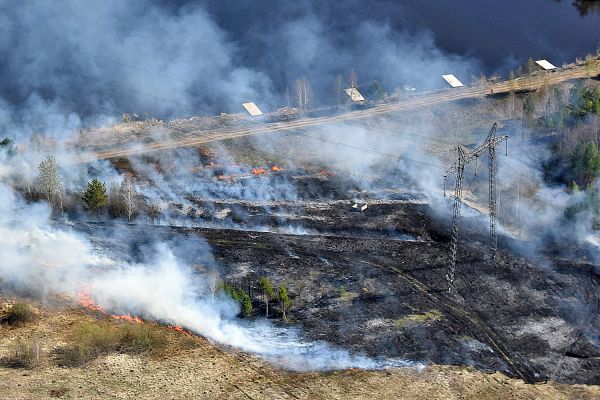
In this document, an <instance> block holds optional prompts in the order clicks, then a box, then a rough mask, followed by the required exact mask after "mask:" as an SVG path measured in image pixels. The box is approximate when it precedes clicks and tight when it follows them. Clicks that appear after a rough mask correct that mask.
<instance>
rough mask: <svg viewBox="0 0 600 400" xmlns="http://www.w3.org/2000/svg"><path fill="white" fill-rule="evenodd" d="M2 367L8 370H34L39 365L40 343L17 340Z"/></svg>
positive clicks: (4, 359) (3, 360)
mask: <svg viewBox="0 0 600 400" xmlns="http://www.w3.org/2000/svg"><path fill="white" fill-rule="evenodd" d="M9 354H10V355H9V356H7V357H4V358H3V359H2V365H4V366H7V367H10V368H35V367H37V366H38V365H39V364H40V343H39V342H38V341H35V342H33V341H24V340H18V341H17V342H16V343H15V344H14V345H13V346H12V348H11V349H10V352H9Z"/></svg>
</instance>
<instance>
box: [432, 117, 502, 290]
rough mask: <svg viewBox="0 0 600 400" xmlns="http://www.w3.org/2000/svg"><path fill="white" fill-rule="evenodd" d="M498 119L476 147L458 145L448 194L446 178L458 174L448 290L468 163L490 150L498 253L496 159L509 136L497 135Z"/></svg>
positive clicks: (491, 210)
mask: <svg viewBox="0 0 600 400" xmlns="http://www.w3.org/2000/svg"><path fill="white" fill-rule="evenodd" d="M497 127H498V122H494V125H493V126H492V129H491V130H490V133H489V134H488V136H487V138H486V139H485V140H484V142H483V143H481V144H480V145H479V146H477V147H475V148H474V149H473V150H469V149H467V148H465V147H463V146H461V145H457V146H456V148H457V151H458V160H457V161H456V162H455V163H454V164H452V165H451V166H450V168H448V170H447V171H446V174H445V175H444V196H446V179H447V178H448V176H450V175H452V174H456V181H455V184H454V202H453V205H452V230H451V242H450V264H449V265H448V272H447V274H446V280H447V281H448V290H452V287H453V286H454V273H455V270H456V252H457V248H458V236H459V235H458V224H459V221H460V209H461V205H462V189H463V179H464V172H465V166H466V165H467V164H469V163H470V162H472V161H477V159H478V158H479V156H481V155H482V154H483V153H485V152H487V153H488V167H489V197H490V198H489V214H490V250H491V253H492V259H494V258H495V257H496V250H497V249H498V239H497V236H496V216H497V201H496V177H497V175H498V165H497V163H496V145H497V144H499V143H501V142H502V141H505V143H506V153H507V155H508V136H496V128H497Z"/></svg>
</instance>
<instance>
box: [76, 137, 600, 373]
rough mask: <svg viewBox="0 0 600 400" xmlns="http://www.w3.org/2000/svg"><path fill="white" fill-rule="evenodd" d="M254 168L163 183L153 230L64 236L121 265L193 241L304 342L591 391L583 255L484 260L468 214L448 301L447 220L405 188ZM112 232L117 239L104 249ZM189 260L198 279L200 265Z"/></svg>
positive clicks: (590, 276) (513, 241)
mask: <svg viewBox="0 0 600 400" xmlns="http://www.w3.org/2000/svg"><path fill="white" fill-rule="evenodd" d="M233 148H234V149H239V148H244V146H243V145H241V146H239V147H236V145H235V144H234V145H233ZM243 151H244V152H246V150H243ZM234 152H235V151H234V150H232V149H231V148H230V149H229V153H230V154H233V153H234ZM162 157H163V158H162V162H163V163H166V162H165V160H170V159H171V158H170V157H169V156H166V157H165V156H162ZM232 157H234V158H235V157H236V156H235V155H233V156H232ZM238 157H239V155H238ZM254 157H256V155H254ZM258 159H259V160H262V161H263V164H265V165H267V166H266V167H264V168H263V169H265V170H266V171H267V172H264V173H258V174H253V173H251V170H252V169H251V168H250V167H248V168H246V169H245V170H246V172H245V173H240V172H238V173H237V174H232V173H230V174H229V175H228V176H227V177H224V175H225V174H226V173H227V171H228V170H227V168H221V169H219V168H216V169H215V167H214V165H211V166H210V167H209V168H205V170H204V172H200V173H199V175H198V174H196V175H194V177H193V178H192V179H191V180H192V181H195V180H196V179H198V180H202V179H204V180H206V179H209V181H210V183H209V184H208V185H203V186H202V190H194V189H189V188H190V187H194V185H193V184H190V183H187V184H185V185H181V184H180V183H181V182H180V181H179V184H174V185H172V186H170V187H171V188H172V189H173V190H181V192H180V193H178V196H177V198H178V199H185V201H183V202H182V201H172V202H169V203H168V204H166V205H165V208H164V211H163V216H162V217H161V220H160V222H159V223H158V225H156V226H155V225H151V223H150V221H148V223H147V224H140V223H138V224H124V225H121V224H119V225H118V227H116V226H115V224H114V223H112V222H102V221H100V222H88V223H77V224H76V229H77V230H80V231H86V232H87V233H89V234H90V235H92V236H93V237H94V241H95V242H96V243H97V244H98V246H100V247H105V248H110V249H111V251H112V252H116V253H120V254H118V255H119V256H120V257H123V256H126V257H127V256H129V257H135V254H138V253H139V252H140V251H139V248H141V247H143V246H145V245H146V244H147V243H150V242H152V241H156V240H159V241H164V242H178V241H183V240H189V239H190V238H199V239H200V240H203V241H204V240H205V241H206V243H208V245H209V246H210V248H211V252H212V257H213V258H212V259H211V260H210V263H212V264H214V265H217V266H218V269H219V273H220V276H221V278H222V280H223V281H224V282H226V283H229V284H232V285H235V286H236V287H239V288H242V289H243V290H244V291H245V292H246V293H247V294H248V295H249V296H250V298H251V299H252V302H253V305H254V310H253V312H252V314H251V315H248V316H246V317H245V318H244V319H247V320H249V321H252V320H261V319H263V318H264V311H265V309H264V304H263V302H262V301H261V290H260V287H259V285H258V281H259V278H260V277H268V278H269V279H272V280H273V281H275V282H284V283H285V285H286V286H287V287H288V290H289V293H290V297H291V300H292V304H293V305H292V307H291V309H290V311H289V315H288V318H287V320H286V321H282V320H280V319H279V318H277V316H276V315H271V318H270V319H271V321H272V323H273V324H274V325H276V326H281V327H300V328H301V332H302V338H303V339H305V340H310V341H324V342H328V343H332V344H334V345H335V346H339V347H340V348H345V349H348V350H350V351H351V352H352V353H354V354H365V355H367V356H369V357H373V358H392V359H398V358H399V359H404V360H410V361H412V362H417V363H424V364H449V365H466V366H471V367H474V368H476V369H479V370H481V371H485V372H493V371H501V372H503V373H505V374H507V375H509V376H511V377H515V378H519V379H523V380H524V381H526V382H529V383H534V382H544V381H547V380H555V381H559V382H564V383H585V384H598V383H599V382H600V372H599V371H600V350H599V347H598V345H599V341H600V337H598V332H600V321H599V320H598V311H599V309H598V306H599V304H598V301H599V300H598V299H599V297H598V296H599V280H600V275H599V274H598V267H597V266H595V265H593V263H591V262H589V261H586V260H587V259H586V258H585V256H584V257H580V258H578V259H577V260H567V259H565V258H561V257H555V256H553V254H554V255H556V254H562V250H561V246H566V244H560V243H556V242H554V243H553V244H552V245H548V246H547V247H546V248H543V249H538V250H539V251H538V252H536V255H532V254H531V251H529V250H525V249H527V248H529V247H530V246H529V243H528V242H527V241H526V240H523V239H517V238H515V237H513V236H511V235H508V234H505V235H501V236H500V250H499V252H498V254H497V256H496V258H495V260H491V259H490V253H489V249H488V245H487V231H486V229H487V225H486V224H485V221H486V220H485V218H483V217H482V216H481V215H480V214H479V213H478V212H476V211H475V210H471V212H467V213H466V214H467V216H466V217H465V218H464V219H463V220H462V223H461V227H460V229H461V232H462V236H461V241H460V243H459V252H458V264H457V280H456V290H455V291H453V292H449V291H448V284H447V280H446V272H447V267H448V263H449V241H450V238H449V229H450V228H449V219H448V217H447V215H443V214H442V213H440V212H439V211H436V210H439V205H436V207H435V208H434V207H433V206H432V204H431V203H430V202H429V200H427V198H426V196H423V195H422V194H419V192H418V191H416V190H410V189H407V188H410V187H411V185H410V184H405V185H399V186H400V188H398V187H390V186H389V182H390V179H389V176H386V177H385V179H383V178H380V177H376V176H372V177H369V182H370V184H369V185H368V186H369V189H368V190H364V189H361V187H364V180H363V181H361V182H362V185H359V184H357V183H356V179H357V178H356V177H352V178H349V177H345V176H344V174H343V173H339V172H336V171H327V170H325V169H324V168H323V166H318V165H315V164H302V165H303V166H302V167H300V166H298V164H297V163H296V164H295V166H293V165H290V166H288V165H285V164H281V165H283V166H282V167H280V170H278V171H275V172H274V171H269V167H268V165H274V164H273V163H275V162H278V163H279V162H280V161H281V160H270V163H269V162H265V159H264V158H261V156H259V157H258ZM146 161H147V160H146ZM117 162H118V161H117ZM204 162H205V164H206V165H209V160H204ZM255 162H256V161H255ZM133 164H135V162H134V163H133ZM240 164H241V163H240ZM278 165H279V164H278ZM127 168H130V172H131V171H132V170H131V167H127ZM236 168H237V167H236ZM229 172H230V171H229ZM174 174H175V175H176V173H175V172H174ZM207 174H208V175H207ZM186 176H187V175H186ZM207 177H208V178H207ZM395 178H398V181H399V182H406V177H402V175H400V176H397V177H395ZM140 179H143V177H140ZM186 179H189V178H186ZM361 179H362V178H361ZM173 181H177V180H176V179H174V180H173ZM392 181H393V180H392ZM386 185H387V186H386ZM183 187H185V189H182V188H183ZM178 188H179V189H178ZM257 188H259V189H257ZM265 188H268V189H269V191H268V193H269V196H270V197H268V198H267V199H265V196H262V195H260V193H262V192H260V190H263V189H265ZM234 189H235V190H234ZM228 195H229V197H228ZM364 205H367V207H366V208H364V209H361V208H362V207H363V206H364ZM116 228H118V230H119V231H121V233H120V234H119V235H118V236H119V238H123V237H126V238H127V239H115V237H114V231H115V229H116ZM585 251H586V249H584V248H582V249H581V252H582V253H585ZM132 255H133V256H132ZM190 261H191V263H192V264H195V265H196V267H195V268H197V273H198V274H203V273H205V271H206V260H190Z"/></svg>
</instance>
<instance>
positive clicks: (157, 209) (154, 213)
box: [146, 202, 164, 224]
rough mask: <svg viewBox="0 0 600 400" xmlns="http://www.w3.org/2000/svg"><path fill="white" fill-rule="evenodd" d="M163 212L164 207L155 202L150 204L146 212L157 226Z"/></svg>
mask: <svg viewBox="0 0 600 400" xmlns="http://www.w3.org/2000/svg"><path fill="white" fill-rule="evenodd" d="M163 210H164V207H163V205H162V204H161V203H158V202H153V203H150V204H148V208H147V210H146V212H147V213H148V216H149V217H150V219H152V222H153V223H155V224H156V221H157V220H158V219H159V218H160V216H161V214H162V213H163Z"/></svg>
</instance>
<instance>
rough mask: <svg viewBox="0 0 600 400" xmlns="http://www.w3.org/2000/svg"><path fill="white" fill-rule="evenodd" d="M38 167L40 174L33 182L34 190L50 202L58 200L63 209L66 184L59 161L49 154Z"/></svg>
mask: <svg viewBox="0 0 600 400" xmlns="http://www.w3.org/2000/svg"><path fill="white" fill-rule="evenodd" d="M38 169H39V173H38V176H37V178H36V179H35V181H34V183H33V187H34V190H35V191H36V192H37V193H38V194H39V195H41V196H42V197H43V198H45V199H46V201H48V203H50V204H53V203H54V202H55V201H58V204H59V206H60V208H61V209H62V193H63V190H64V184H63V181H62V177H61V176H60V167H59V165H58V163H57V162H56V160H55V159H54V157H52V156H48V157H47V158H46V159H45V160H43V161H42V162H40V164H39V166H38Z"/></svg>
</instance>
